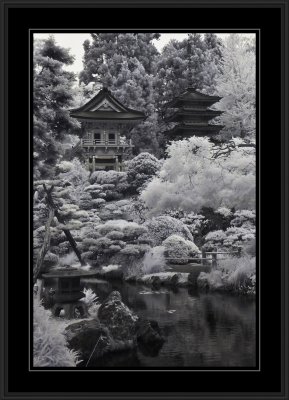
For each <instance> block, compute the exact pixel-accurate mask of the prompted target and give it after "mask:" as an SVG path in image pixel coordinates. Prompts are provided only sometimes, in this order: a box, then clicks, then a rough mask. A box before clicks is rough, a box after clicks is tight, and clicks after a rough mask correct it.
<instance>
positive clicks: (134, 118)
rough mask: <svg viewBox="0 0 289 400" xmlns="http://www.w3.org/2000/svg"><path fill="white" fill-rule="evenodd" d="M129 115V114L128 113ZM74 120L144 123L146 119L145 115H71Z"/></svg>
mask: <svg viewBox="0 0 289 400" xmlns="http://www.w3.org/2000/svg"><path fill="white" fill-rule="evenodd" d="M127 114H128V113H127ZM70 116H71V117H72V118H77V119H84V120H91V121H109V120H112V121H142V120H144V119H146V116H145V115H144V114H142V115H124V113H115V115H112V114H110V115H104V114H97V113H95V114H94V115H89V114H88V113H86V114H83V113H80V114H73V113H72V114H70Z"/></svg>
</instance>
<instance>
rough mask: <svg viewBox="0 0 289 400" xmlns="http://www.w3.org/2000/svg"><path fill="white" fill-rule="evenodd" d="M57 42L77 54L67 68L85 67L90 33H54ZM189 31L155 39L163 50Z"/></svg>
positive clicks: (185, 35) (164, 35)
mask: <svg viewBox="0 0 289 400" xmlns="http://www.w3.org/2000/svg"><path fill="white" fill-rule="evenodd" d="M53 35H54V37H55V39H56V42H57V44H59V45H60V46H62V47H66V48H70V49H71V54H72V55H74V56H75V61H74V63H73V64H72V65H70V66H67V67H66V69H67V70H69V71H73V72H75V73H79V72H80V71H81V70H82V69H83V65H82V57H83V54H84V50H83V46H82V45H83V42H84V41H85V40H86V39H91V36H90V34H89V33H53ZM187 35H188V34H187V33H162V34H161V37H160V38H159V39H158V40H155V41H154V44H155V46H156V48H157V49H158V50H159V51H161V50H162V48H163V47H164V46H165V45H166V44H167V43H168V42H169V41H170V40H171V39H176V40H183V39H184V38H185V37H187ZM217 35H218V36H220V37H223V36H226V35H227V34H217ZM48 36H49V34H47V33H37V34H34V38H37V39H46V38H47V37H48Z"/></svg>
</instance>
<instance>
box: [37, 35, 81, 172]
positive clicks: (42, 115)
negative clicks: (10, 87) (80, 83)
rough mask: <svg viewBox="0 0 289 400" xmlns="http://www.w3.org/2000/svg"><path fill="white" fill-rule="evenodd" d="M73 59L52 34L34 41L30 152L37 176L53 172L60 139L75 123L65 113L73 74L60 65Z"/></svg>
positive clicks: (63, 65) (57, 158) (71, 92)
mask: <svg viewBox="0 0 289 400" xmlns="http://www.w3.org/2000/svg"><path fill="white" fill-rule="evenodd" d="M73 60H74V58H73V56H71V55H70V53H69V51H68V50H67V49H64V48H62V47H60V46H58V45H57V44H56V42H55V39H54V37H53V36H49V38H48V39H45V40H35V42H34V65H33V68H34V69H33V155H34V177H35V178H37V179H39V178H46V177H50V176H51V175H52V174H53V168H54V166H55V164H56V162H57V161H58V160H59V157H60V156H61V153H62V151H63V149H62V148H61V141H62V140H63V139H64V138H65V135H66V134H67V133H68V132H69V133H71V132H73V130H75V129H77V127H78V124H77V123H76V122H75V121H74V120H73V119H72V118H70V116H69V108H70V107H71V105H72V102H73V97H74V88H73V87H74V82H75V81H76V78H75V74H74V73H72V72H68V71H66V70H65V69H64V67H65V66H66V65H70V64H72V63H73Z"/></svg>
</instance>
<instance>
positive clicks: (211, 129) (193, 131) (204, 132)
mask: <svg viewBox="0 0 289 400" xmlns="http://www.w3.org/2000/svg"><path fill="white" fill-rule="evenodd" d="M219 100H221V97H218V96H209V95H206V94H203V93H201V92H199V91H197V90H196V89H195V88H194V87H192V86H189V87H188V88H187V90H186V91H185V92H183V93H182V94H180V95H179V96H177V97H175V98H174V99H173V100H172V101H170V102H169V103H167V104H166V107H167V108H176V109H177V110H176V111H175V112H173V113H172V114H170V115H167V116H166V117H165V121H166V122H176V123H177V125H176V126H175V127H174V128H172V129H170V130H168V131H166V132H164V134H165V135H166V136H167V137H169V138H171V139H174V138H180V137H188V136H193V135H195V136H212V135H216V134H218V133H219V131H220V130H221V129H222V128H223V126H222V125H213V124H209V121H210V120H211V119H213V118H215V117H217V116H219V115H221V114H222V111H215V110H211V109H210V108H209V107H211V106H212V105H213V104H214V103H216V102H218V101H219Z"/></svg>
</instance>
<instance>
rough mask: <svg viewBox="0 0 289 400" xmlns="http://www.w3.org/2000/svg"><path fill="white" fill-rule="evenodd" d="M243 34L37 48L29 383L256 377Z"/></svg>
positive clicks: (59, 37)
mask: <svg viewBox="0 0 289 400" xmlns="http://www.w3.org/2000/svg"><path fill="white" fill-rule="evenodd" d="M257 41H258V35H257V33H256V32H252V31H251V32H250V31H248V32H246V31H244V32H234V31H230V32H227V33H224V32H222V33H218V31H191V32H173V31H172V32H150V31H141V32H133V31H127V32H126V31H118V32H112V31H90V32H89V31H87V32H64V33H61V32H57V33H53V32H51V33H47V32H45V33H42V32H41V31H39V32H34V33H33V41H32V47H31V49H30V51H31V52H32V59H33V63H32V64H31V66H30V67H31V69H33V71H32V93H31V96H32V103H33V109H32V113H33V123H32V130H33V138H32V149H33V150H32V154H31V157H33V172H32V175H33V183H32V186H33V199H32V201H33V227H32V229H33V243H32V250H31V258H32V261H31V262H32V263H33V270H31V273H33V277H32V281H33V284H32V285H31V288H30V289H31V292H33V295H32V298H33V307H32V308H33V316H32V317H33V332H31V334H32V335H33V349H32V352H33V363H32V365H31V367H32V368H40V369H41V368H47V367H49V368H55V369H61V368H67V367H75V368H80V369H89V368H93V369H99V370H102V369H128V370H134V369H139V368H141V369H158V368H159V369H161V368H171V369H175V370H177V369H182V368H195V369H198V368H200V369H206V368H207V369H214V368H219V369H222V370H227V369H230V368H239V369H242V368H244V369H250V368H252V369H254V368H257V367H258V356H257V354H258V353H257V347H258V338H257V334H256V332H257V324H258V318H257V306H256V296H258V284H259V281H258V263H257V262H256V255H257V253H258V245H257V244H256V187H257V183H256V150H257V145H258V139H257V138H258V132H257V129H256V120H257V118H258V116H257V113H256V98H257V95H258V93H257V90H256V83H257V77H258V71H257V67H256V63H257V58H258V52H257V50H256V46H257Z"/></svg>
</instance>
